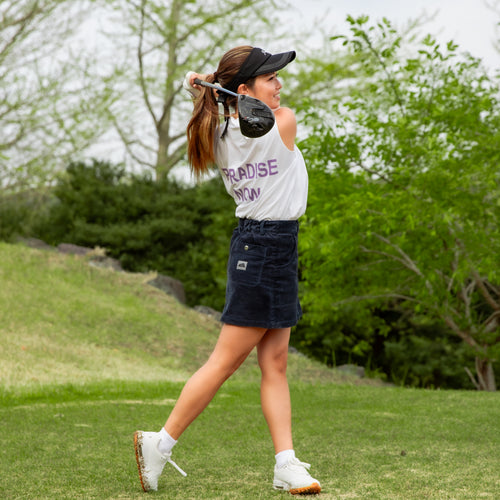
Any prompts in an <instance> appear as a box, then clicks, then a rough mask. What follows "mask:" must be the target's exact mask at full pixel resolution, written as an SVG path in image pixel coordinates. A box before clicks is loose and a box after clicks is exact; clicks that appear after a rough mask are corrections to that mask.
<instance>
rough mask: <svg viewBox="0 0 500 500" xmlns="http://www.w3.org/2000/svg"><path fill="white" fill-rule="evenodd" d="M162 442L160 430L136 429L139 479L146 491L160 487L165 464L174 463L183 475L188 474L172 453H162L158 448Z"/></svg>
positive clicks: (136, 457) (135, 440)
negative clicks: (160, 478) (159, 483)
mask: <svg viewBox="0 0 500 500" xmlns="http://www.w3.org/2000/svg"><path fill="white" fill-rule="evenodd" d="M159 442H160V434H159V432H144V431H136V432H135V434H134V448H135V459H136V460H137V468H138V469H139V479H140V480H141V486H142V489H143V490H144V491H151V490H153V491H156V490H157V489H158V478H159V477H160V475H161V473H162V471H163V468H164V467H165V464H166V463H167V462H168V463H169V464H171V465H173V466H174V467H175V468H176V469H177V470H178V471H179V472H180V473H181V474H182V475H183V476H187V474H186V473H185V472H184V471H183V470H182V469H181V468H180V467H179V466H178V465H177V464H176V463H175V462H174V461H173V460H171V458H170V457H171V456H172V454H171V453H165V454H162V453H160V451H159V450H158V443H159Z"/></svg>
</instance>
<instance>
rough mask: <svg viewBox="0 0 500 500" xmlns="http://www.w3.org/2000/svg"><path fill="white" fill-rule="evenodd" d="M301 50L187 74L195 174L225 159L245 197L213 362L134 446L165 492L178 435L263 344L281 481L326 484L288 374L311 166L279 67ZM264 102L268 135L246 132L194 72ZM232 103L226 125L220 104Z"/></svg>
mask: <svg viewBox="0 0 500 500" xmlns="http://www.w3.org/2000/svg"><path fill="white" fill-rule="evenodd" d="M294 58H295V52H293V51H292V52H285V53H281V54H269V53H268V52H265V51H264V50H262V49H259V48H254V47H250V46H242V47H236V48H234V49H232V50H230V51H228V52H227V53H226V54H224V56H223V57H222V59H221V60H220V62H219V66H218V68H217V71H216V72H215V73H213V74H208V75H200V74H196V73H188V75H187V77H186V81H185V86H186V87H187V88H188V90H190V92H191V93H192V94H193V95H194V96H195V99H194V111H193V116H192V118H191V121H190V122H189V125H188V128H187V135H188V158H189V162H190V164H191V168H192V170H193V172H194V174H195V175H197V176H200V175H202V174H204V173H206V172H207V171H208V170H209V168H210V167H211V166H212V165H214V164H215V165H217V166H218V168H219V171H220V174H221V175H222V178H223V180H224V184H225V186H226V189H227V191H228V193H229V194H230V195H231V196H232V197H233V198H234V201H235V202H236V216H237V217H238V218H239V224H238V227H237V228H236V229H235V230H234V233H233V236H232V239H231V247H230V256H229V262H228V268H227V288H226V303H225V306H224V310H223V313H222V319H221V320H222V323H223V326H222V329H221V332H220V336H219V339H218V341H217V344H216V346H215V348H214V350H213V352H212V354H211V356H210V357H209V359H208V361H207V362H206V363H205V364H204V365H203V366H202V367H201V368H200V369H199V370H198V371H197V372H196V373H195V374H194V375H193V376H192V377H191V378H190V379H189V380H188V382H187V383H186V385H185V386H184V388H183V390H182V392H181V394H180V396H179V399H178V400H177V403H176V404H175V406H174V409H173V410H172V413H171V414H170V416H169V417H168V419H167V422H166V423H165V426H164V427H163V428H162V429H161V430H160V432H143V431H137V432H136V433H135V435H134V443H135V453H136V458H137V464H138V468H139V477H140V480H141V485H142V487H143V489H144V490H145V491H149V490H156V489H157V487H158V478H159V476H160V474H161V472H162V470H163V467H164V465H165V464H166V463H167V462H169V463H170V464H172V465H173V466H174V467H176V468H177V469H178V470H179V471H180V472H181V473H182V474H185V473H184V472H183V471H182V470H180V469H179V467H177V465H176V464H175V463H174V462H173V461H172V460H171V455H172V448H173V447H174V445H175V444H176V442H177V439H179V437H180V436H181V434H182V433H183V432H184V431H185V430H186V428H187V427H188V426H189V425H190V424H191V422H193V420H194V419H195V418H196V417H197V416H198V415H199V414H200V413H201V412H202V411H203V410H204V409H205V408H206V406H207V405H208V404H209V402H210V401H211V400H212V398H213V397H214V396H215V394H216V392H217V391H218V389H219V388H220V387H221V385H222V384H223V383H224V381H226V380H227V379H228V378H229V377H230V376H231V374H232V373H234V372H235V370H236V369H237V368H238V367H239V366H240V365H241V363H242V362H243V361H244V360H245V358H246V357H247V356H248V354H249V353H250V352H251V351H252V349H253V348H254V347H257V356H258V362H259V366H260V369H261V372H262V380H261V388H260V392H261V404H262V412H263V413H264V417H265V419H266V422H267V425H268V427H269V430H270V433H271V437H272V440H273V444H274V449H275V453H276V465H275V467H274V481H273V487H274V488H275V489H279V490H287V491H289V492H290V493H292V494H314V493H319V492H320V490H321V487H320V483H319V481H318V480H316V479H314V478H312V477H311V476H310V475H309V472H308V469H309V467H310V466H309V464H306V463H304V462H300V461H299V460H298V459H297V458H296V457H295V452H294V449H293V442H292V424H291V405H290V392H289V389H288V382H287V377H286V367H287V355H288V342H289V339H290V329H291V327H292V326H294V325H295V324H296V323H297V321H298V320H299V319H300V317H301V314H302V312H301V308H300V304H299V300H298V289H297V288H298V279H297V233H298V222H297V219H298V218H299V217H300V216H301V215H303V214H304V212H305V209H306V202H307V183H308V180H307V171H306V166H305V164H304V160H303V158H302V155H301V153H300V151H299V150H298V149H297V147H296V146H295V144H294V141H295V135H296V129H297V123H296V119H295V115H294V113H293V111H291V110H290V109H288V108H281V107H280V89H281V87H282V85H281V83H280V81H279V80H278V75H277V73H276V72H277V71H278V70H280V69H282V68H283V67H285V66H286V65H287V64H288V63H289V62H291V61H292V60H293V59H294ZM197 78H198V79H200V80H204V81H206V82H208V83H217V84H220V86H221V87H223V88H225V89H227V90H230V91H233V92H236V93H238V94H244V95H248V96H250V97H254V98H256V99H259V100H260V101H262V102H264V103H265V104H267V106H269V108H271V109H272V110H273V112H274V116H275V124H274V126H273V128H272V129H271V130H270V131H269V132H268V133H266V134H265V135H263V136H261V137H257V138H250V137H246V136H244V135H242V133H241V130H240V127H239V121H238V113H237V109H236V107H237V103H238V99H237V98H236V97H234V96H227V95H225V94H224V95H223V93H222V92H217V91H215V90H213V89H211V88H207V87H205V86H200V85H197V84H196V83H195V79H197ZM220 103H222V104H223V107H224V110H225V113H224V114H225V122H224V123H223V124H220V120H219V104H220Z"/></svg>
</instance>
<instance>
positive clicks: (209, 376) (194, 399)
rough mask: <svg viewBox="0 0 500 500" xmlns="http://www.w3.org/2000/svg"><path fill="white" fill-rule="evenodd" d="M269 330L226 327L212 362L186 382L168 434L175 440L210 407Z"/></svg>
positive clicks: (216, 346)
mask: <svg viewBox="0 0 500 500" xmlns="http://www.w3.org/2000/svg"><path fill="white" fill-rule="evenodd" d="M265 333H266V329H265V328H247V327H240V326H233V325H226V324H225V325H223V327H222V330H221V332H220V335H219V339H218V341H217V344H216V345H215V348H214V350H213V352H212V354H211V355H210V358H209V359H208V361H207V362H206V363H205V364H204V365H203V366H202V367H201V368H200V369H199V370H198V371H197V372H196V373H195V374H194V375H193V376H192V377H191V378H190V379H189V380H188V381H187V382H186V385H185V386H184V388H183V389H182V392H181V394H180V396H179V399H178V400H177V402H176V404H175V406H174V409H173V410H172V413H171V414H170V416H169V417H168V419H167V422H166V423H165V430H166V431H167V432H168V433H169V434H170V436H172V437H173V438H174V439H178V438H179V437H180V435H181V434H182V433H183V432H184V431H185V430H186V429H187V427H188V426H189V425H190V424H191V422H192V421H193V420H194V419H195V418H196V417H197V416H198V415H199V414H200V413H201V412H202V411H203V410H204V409H205V408H206V407H207V406H208V404H209V403H210V401H211V400H212V399H213V397H214V396H215V394H216V393H217V391H218V390H219V388H220V387H221V385H222V384H223V383H224V382H225V381H226V380H227V379H228V378H229V377H230V376H231V375H232V374H233V373H234V372H235V371H236V370H237V369H238V367H239V366H240V365H241V363H243V361H244V360H245V359H246V358H247V356H248V355H249V354H250V352H251V351H252V349H253V348H254V347H255V346H256V345H257V344H258V343H259V342H260V341H261V339H262V337H263V336H264V334H265Z"/></svg>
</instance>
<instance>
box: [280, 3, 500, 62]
mask: <svg viewBox="0 0 500 500" xmlns="http://www.w3.org/2000/svg"><path fill="white" fill-rule="evenodd" d="M289 1H290V3H291V4H293V5H294V6H295V7H296V9H297V10H298V11H299V13H297V14H295V15H294V17H296V22H298V23H308V24H309V23H314V22H315V20H321V22H322V23H323V24H324V25H325V26H327V27H328V28H329V30H330V29H331V31H332V34H340V33H343V34H344V33H345V34H347V33H348V29H347V24H346V23H345V19H346V16H347V15H348V14H350V15H352V16H354V17H356V16H358V15H361V14H367V15H369V16H370V18H371V19H372V20H376V19H381V18H382V17H387V18H388V19H389V20H390V21H391V22H392V23H393V24H394V25H396V26H403V25H405V24H406V22H407V21H408V20H409V19H415V18H418V17H420V16H421V15H422V14H424V13H426V14H428V15H431V14H436V16H435V18H434V20H433V21H432V22H430V23H428V24H425V26H424V27H423V31H424V32H425V33H431V34H432V35H434V36H436V37H437V39H438V40H439V41H440V42H443V43H446V42H448V41H449V40H453V41H454V42H456V43H457V44H458V45H459V50H460V51H461V52H464V51H465V52H470V53H471V54H472V55H473V56H475V57H480V58H481V59H483V61H484V62H485V64H486V65H487V66H488V67H489V68H490V69H499V68H500V53H499V52H497V51H496V50H495V48H494V47H493V42H494V40H495V25H496V24H497V23H498V22H500V14H495V13H494V12H493V11H492V10H491V9H490V8H488V7H487V5H486V3H487V2H488V3H490V4H494V3H496V4H497V5H498V6H499V11H500V0H289ZM333 31H335V33H333Z"/></svg>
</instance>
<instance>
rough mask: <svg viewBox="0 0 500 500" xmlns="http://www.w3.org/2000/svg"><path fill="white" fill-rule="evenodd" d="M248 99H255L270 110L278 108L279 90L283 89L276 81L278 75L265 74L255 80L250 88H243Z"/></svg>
mask: <svg viewBox="0 0 500 500" xmlns="http://www.w3.org/2000/svg"><path fill="white" fill-rule="evenodd" d="M245 87H246V90H247V92H245V93H246V94H248V95H249V96H250V97H255V98H256V99H259V100H261V101H262V102H263V103H265V104H267V105H268V106H269V107H270V108H271V109H272V110H276V109H278V108H279V107H280V89H281V87H283V85H281V82H280V81H279V80H278V73H276V72H274V73H267V74H265V75H259V76H257V77H256V78H255V81H254V84H253V86H252V88H250V87H248V86H245Z"/></svg>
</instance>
